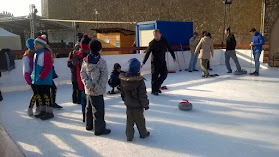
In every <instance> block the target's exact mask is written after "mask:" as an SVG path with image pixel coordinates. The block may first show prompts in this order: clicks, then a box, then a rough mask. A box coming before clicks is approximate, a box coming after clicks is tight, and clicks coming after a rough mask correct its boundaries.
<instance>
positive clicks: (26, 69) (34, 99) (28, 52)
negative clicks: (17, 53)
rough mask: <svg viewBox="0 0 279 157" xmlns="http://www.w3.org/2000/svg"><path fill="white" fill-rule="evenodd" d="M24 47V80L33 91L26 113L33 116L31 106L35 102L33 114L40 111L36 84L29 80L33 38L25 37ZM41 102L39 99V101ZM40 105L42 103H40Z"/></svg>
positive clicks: (31, 68) (31, 67)
mask: <svg viewBox="0 0 279 157" xmlns="http://www.w3.org/2000/svg"><path fill="white" fill-rule="evenodd" d="M26 47H27V49H28V50H26V51H25V53H24V55H23V58H22V63H23V77H24V79H25V82H26V83H27V84H28V85H30V86H31V89H32V91H33V95H32V96H31V100H30V104H29V108H28V111H27V114H28V115H29V116H33V106H34V104H35V102H36V106H37V107H36V113H35V115H38V114H39V113H40V105H39V101H38V100H37V98H38V97H37V95H38V92H37V87H36V85H34V84H32V80H31V73H32V71H33V58H34V39H31V38H30V39H27V40H26ZM40 102H41V101H40ZM41 105H42V104H41Z"/></svg>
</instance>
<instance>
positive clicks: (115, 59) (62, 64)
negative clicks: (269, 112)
mask: <svg viewBox="0 0 279 157" xmlns="http://www.w3.org/2000/svg"><path fill="white" fill-rule="evenodd" d="M224 53H225V50H215V51H214V57H213V58H212V59H211V65H225V55H224ZM144 55H145V54H128V55H111V56H103V58H104V59H105V60H106V62H107V66H108V71H109V73H110V72H111V70H112V68H113V65H114V63H119V64H120V65H121V66H122V70H124V71H126V70H128V61H129V60H130V59H131V58H137V59H139V60H140V61H142V60H143V57H144ZM176 55H177V59H178V60H179V63H180V67H181V69H182V70H185V69H186V68H188V65H189V61H190V58H191V54H190V51H177V52H176ZM250 55H251V51H250V50H237V56H238V59H239V62H240V65H241V66H242V68H249V67H251V66H252V67H253V66H254V62H252V64H253V65H251V57H250ZM150 58H151V56H150V57H149V59H148V61H147V63H146V65H145V66H144V67H143V68H142V69H141V71H142V72H143V73H144V74H146V73H149V72H150V69H151V65H150ZM67 60H68V58H56V59H55V61H54V66H55V71H56V73H57V74H58V76H59V78H57V79H55V83H56V85H58V86H59V85H62V84H71V73H70V69H69V68H68V67H67ZM167 61H168V63H167V64H168V69H169V70H179V66H178V64H176V65H174V63H173V60H172V57H171V55H170V53H168V54H167ZM260 61H261V68H268V66H267V65H266V64H263V63H262V61H263V53H262V54H261V58H260ZM15 63H16V69H14V70H12V71H10V72H3V73H2V77H1V78H0V89H1V91H2V92H13V91H22V90H28V89H30V87H29V86H28V85H27V84H26V83H25V81H24V78H23V74H22V61H21V60H16V61H15ZM231 66H232V68H233V69H235V64H234V62H233V61H232V60H231ZM197 68H198V69H200V65H199V60H198V63H197Z"/></svg>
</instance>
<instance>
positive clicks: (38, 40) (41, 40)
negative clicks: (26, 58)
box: [34, 35, 47, 47]
mask: <svg viewBox="0 0 279 157" xmlns="http://www.w3.org/2000/svg"><path fill="white" fill-rule="evenodd" d="M44 37H45V38H44ZM34 43H37V44H40V45H43V46H44V47H46V46H47V40H46V35H44V36H38V37H37V38H36V39H35V41H34Z"/></svg>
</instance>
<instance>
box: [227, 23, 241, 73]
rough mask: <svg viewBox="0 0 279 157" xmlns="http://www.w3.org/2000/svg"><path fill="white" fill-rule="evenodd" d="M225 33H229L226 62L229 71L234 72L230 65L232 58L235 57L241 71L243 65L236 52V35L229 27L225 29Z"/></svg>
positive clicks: (237, 66) (234, 59)
mask: <svg viewBox="0 0 279 157" xmlns="http://www.w3.org/2000/svg"><path fill="white" fill-rule="evenodd" d="M225 34H226V35H227V39H226V52H225V63H226V66H227V69H228V72H227V73H232V68H231V65H230V58H232V59H233V61H234V63H235V65H236V68H237V71H238V72H240V71H241V66H240V64H239V62H238V59H237V56H236V53H235V47H236V40H235V37H234V35H233V34H232V33H231V29H230V28H227V29H226V30H225Z"/></svg>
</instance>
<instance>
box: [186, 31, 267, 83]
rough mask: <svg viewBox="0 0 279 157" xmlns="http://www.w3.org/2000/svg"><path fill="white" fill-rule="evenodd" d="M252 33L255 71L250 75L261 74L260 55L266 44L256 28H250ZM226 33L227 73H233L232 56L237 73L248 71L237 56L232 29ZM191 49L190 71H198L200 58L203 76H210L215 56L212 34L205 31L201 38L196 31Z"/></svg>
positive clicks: (191, 40)
mask: <svg viewBox="0 0 279 157" xmlns="http://www.w3.org/2000/svg"><path fill="white" fill-rule="evenodd" d="M250 33H251V35H252V42H251V43H250V46H251V48H252V51H253V56H254V62H255V72H253V73H250V75H254V76H259V67H260V61H259V58H260V55H261V51H262V46H263V45H264V38H263V36H262V35H261V34H260V33H259V32H257V31H256V29H255V28H252V29H251V30H250ZM225 35H226V52H225V64H226V67H227V70H228V71H227V73H232V68H231V66H230V58H232V59H233V61H234V62H235V65H236V68H237V70H236V71H235V72H234V74H236V75H241V74H244V73H245V72H246V71H244V70H242V69H241V66H240V64H239V61H238V58H237V56H236V52H235V48H236V40H235V36H234V34H232V33H231V29H230V28H227V29H226V30H225ZM189 43H190V51H191V59H190V63H189V68H188V71H189V72H192V71H198V70H197V69H196V63H197V59H198V58H199V59H200V66H201V68H202V77H205V78H207V77H209V76H210V75H209V72H208V69H210V70H211V68H210V66H209V62H210V59H211V58H213V55H214V52H213V49H214V48H213V40H212V39H211V35H210V33H209V32H206V31H204V32H203V33H202V38H201V39H200V38H199V34H198V33H197V32H194V36H193V37H192V38H191V39H190V41H189Z"/></svg>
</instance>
